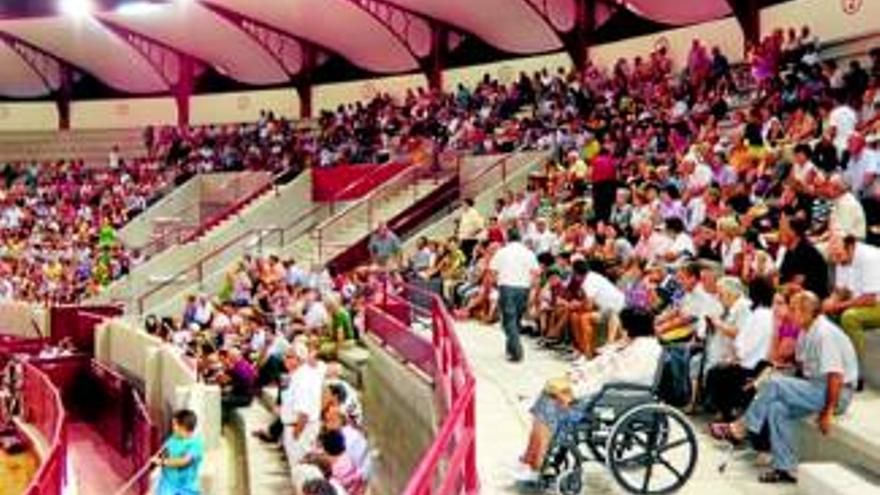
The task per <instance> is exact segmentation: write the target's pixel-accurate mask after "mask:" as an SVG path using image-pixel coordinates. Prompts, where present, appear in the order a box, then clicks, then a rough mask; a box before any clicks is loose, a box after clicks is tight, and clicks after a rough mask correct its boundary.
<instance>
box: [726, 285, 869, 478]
mask: <svg viewBox="0 0 880 495" xmlns="http://www.w3.org/2000/svg"><path fill="white" fill-rule="evenodd" d="M791 308H792V311H793V319H794V320H795V323H797V325H798V326H799V327H800V328H804V329H806V330H804V332H805V333H804V334H803V335H802V336H801V341H800V343H799V345H798V351H797V360H798V364H799V365H800V367H801V371H802V373H803V378H795V377H790V376H781V375H774V376H772V377H771V378H770V379H769V380H768V381H767V382H766V384H764V385H763V386H759V392H758V394H757V395H756V396H755V400H754V401H753V402H752V404H751V405H750V406H749V408H748V410H747V411H746V414H745V417H744V418H743V420H741V421H738V422H734V423H731V424H730V425H728V428H727V431H722V430H724V429H725V428H716V427H715V426H714V425H713V435H715V436H718V435H719V434H720V435H722V436H729V437H730V438H732V439H733V440H743V439H745V437H746V433H747V432H749V433H752V434H754V435H760V434H761V432H762V431H764V429H765V428H766V429H767V431H769V433H770V450H771V453H772V454H773V468H772V469H771V470H769V471H767V472H765V473H763V474H762V475H761V476H760V478H759V481H761V482H762V483H794V482H795V481H796V479H797V478H796V474H795V470H796V468H797V464H798V456H797V451H796V439H795V437H794V426H795V424H794V423H795V421H798V420H799V419H801V418H805V417H807V416H811V415H814V414H815V415H816V423H817V425H818V427H819V430H820V431H821V432H822V433H823V434H825V435H827V434H828V432H829V431H831V422H832V418H833V417H834V415H835V414H841V413H843V412H844V411H845V410H846V408H847V406H849V403H850V401H851V400H852V394H853V389H854V388H855V385H856V382H857V380H858V361H857V359H856V353H855V349H854V348H853V345H852V342H850V340H849V338H848V337H847V336H846V334H845V333H843V330H841V329H840V328H839V327H838V326H837V325H835V324H834V323H832V322H831V320H829V319H828V318H827V317H825V316H823V315H821V314H820V310H821V302H820V300H819V298H818V297H817V296H816V295H815V294H813V293H812V292H801V293H799V294H796V295H795V296H794V297H793V298H792V300H791Z"/></svg>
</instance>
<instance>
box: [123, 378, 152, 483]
mask: <svg viewBox="0 0 880 495" xmlns="http://www.w3.org/2000/svg"><path fill="white" fill-rule="evenodd" d="M130 397H131V401H132V405H133V416H132V421H133V422H132V428H131V456H130V459H131V465H132V472H131V475H134V473H136V472H137V470H138V469H140V468H141V467H143V466H145V465H146V464H147V463H148V462H150V458H151V457H152V456H153V453H154V452H156V450H158V448H159V429H158V428H157V427H156V425H155V424H153V420H152V419H150V412H149V410H147V406H146V404H144V401H143V400H142V399H141V397H140V395H138V393H137V391H135V390H134V389H131V394H130ZM137 487H138V493H140V494H145V493H147V492H148V491H149V489H150V477H149V476H142V477H141V479H140V480H138V485H137Z"/></svg>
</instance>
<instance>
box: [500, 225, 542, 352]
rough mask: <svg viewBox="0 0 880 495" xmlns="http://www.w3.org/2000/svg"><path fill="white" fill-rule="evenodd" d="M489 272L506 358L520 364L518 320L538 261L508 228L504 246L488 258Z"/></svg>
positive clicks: (517, 234) (513, 231) (534, 275)
mask: <svg viewBox="0 0 880 495" xmlns="http://www.w3.org/2000/svg"><path fill="white" fill-rule="evenodd" d="M489 269H490V270H491V271H492V273H493V274H494V276H495V280H496V282H497V284H498V287H499V291H498V292H499V307H500V309H501V327H502V329H503V330H504V335H505V337H506V345H505V349H506V352H507V359H508V360H509V361H512V362H519V361H522V358H523V349H522V344H521V343H520V339H519V334H520V320H521V319H522V317H523V314H524V313H525V310H526V305H527V303H528V298H529V288H530V287H531V286H532V281H533V280H534V279H535V277H536V275H537V274H538V272H539V269H540V266H539V265H538V258H537V257H536V256H535V253H534V252H532V251H531V250H530V249H529V248H528V247H526V245H525V244H523V243H522V241H521V237H520V233H519V231H518V230H516V229H512V230H510V232H508V234H507V244H506V245H505V246H504V247H502V248H501V249H499V250H498V252H496V253H495V255H494V256H492V259H491V260H490V262H489Z"/></svg>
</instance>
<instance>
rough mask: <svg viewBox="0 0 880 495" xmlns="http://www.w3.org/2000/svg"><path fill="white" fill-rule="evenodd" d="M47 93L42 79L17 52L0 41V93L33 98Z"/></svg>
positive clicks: (14, 96) (13, 96)
mask: <svg viewBox="0 0 880 495" xmlns="http://www.w3.org/2000/svg"><path fill="white" fill-rule="evenodd" d="M47 94H49V88H47V87H46V84H45V83H44V82H43V79H42V78H41V77H40V75H39V74H37V72H36V71H34V70H33V69H32V68H31V66H30V65H28V63H27V62H25V60H24V59H23V58H21V57H20V56H19V55H18V53H16V52H15V50H13V49H12V48H10V47H9V45H7V44H6V43H5V42H3V41H0V95H3V96H9V97H12V98H35V97H38V96H45V95H47Z"/></svg>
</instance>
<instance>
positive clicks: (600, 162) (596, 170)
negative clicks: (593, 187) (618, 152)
mask: <svg viewBox="0 0 880 495" xmlns="http://www.w3.org/2000/svg"><path fill="white" fill-rule="evenodd" d="M590 178H591V179H592V180H593V182H608V181H612V180H614V179H616V178H617V173H616V171H615V169H614V158H611V156H610V155H599V156H597V157H595V158H593V170H592V174H591V177H590Z"/></svg>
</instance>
